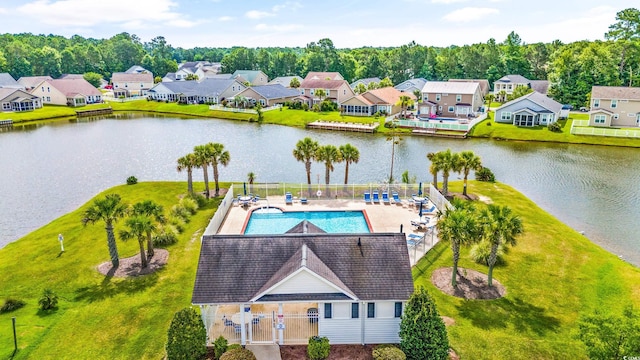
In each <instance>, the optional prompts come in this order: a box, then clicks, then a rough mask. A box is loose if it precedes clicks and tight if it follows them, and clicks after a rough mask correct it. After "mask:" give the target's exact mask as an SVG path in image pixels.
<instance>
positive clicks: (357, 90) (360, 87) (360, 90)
mask: <svg viewBox="0 0 640 360" xmlns="http://www.w3.org/2000/svg"><path fill="white" fill-rule="evenodd" d="M353 92H355V93H356V94H363V93H366V92H367V87H366V86H365V85H364V84H363V83H358V85H356V88H355V89H353Z"/></svg>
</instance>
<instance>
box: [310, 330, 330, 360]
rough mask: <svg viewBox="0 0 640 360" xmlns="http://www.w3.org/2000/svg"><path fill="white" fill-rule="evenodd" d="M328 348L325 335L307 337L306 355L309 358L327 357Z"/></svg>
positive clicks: (312, 359)
mask: <svg viewBox="0 0 640 360" xmlns="http://www.w3.org/2000/svg"><path fill="white" fill-rule="evenodd" d="M330 348H331V347H330V345H329V339H328V338H327V337H324V336H323V337H320V336H312V337H310V338H309V345H308V346H307V355H308V356H309V359H311V360H324V359H326V358H328V357H329V350H330Z"/></svg>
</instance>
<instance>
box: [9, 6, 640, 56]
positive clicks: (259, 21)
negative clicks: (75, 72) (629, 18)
mask: <svg viewBox="0 0 640 360" xmlns="http://www.w3.org/2000/svg"><path fill="white" fill-rule="evenodd" d="M639 5H640V3H638V0H610V1H606V2H605V1H594V0H387V1H381V0H324V1H322V0H319V1H301V0H298V1H287V0H282V1H269V0H263V1H251V0H189V1H187V0H0V33H14V34H15V33H23V32H29V33H33V34H55V35H62V36H65V37H70V36H73V35H76V34H77V35H81V36H83V37H92V38H98V39H100V38H109V37H111V36H113V35H115V34H118V33H121V32H128V33H130V34H136V35H138V37H140V38H141V40H142V41H143V42H146V41H149V40H151V39H152V38H154V37H156V36H164V37H165V39H166V40H167V42H168V43H169V44H171V45H172V46H174V47H183V48H192V47H196V46H200V47H231V46H247V47H253V48H255V47H273V46H280V47H296V46H300V47H304V46H306V44H308V43H310V42H313V41H315V42H317V41H318V40H320V39H323V38H329V39H331V40H332V41H333V43H334V45H335V47H337V48H355V47H362V46H373V47H378V46H400V45H403V44H408V43H409V42H411V41H415V42H416V43H418V44H420V45H425V46H449V45H465V44H474V43H484V42H487V40H489V39H490V38H494V39H496V41H497V42H502V41H504V40H505V39H506V37H507V35H508V34H509V33H510V32H511V31H515V32H516V33H517V34H518V35H520V37H521V39H522V41H523V42H525V43H535V42H551V41H553V40H556V39H558V40H561V41H562V42H565V43H568V42H572V41H578V40H597V39H603V38H604V33H605V32H606V31H607V30H608V27H609V25H611V24H612V23H614V22H615V15H616V12H618V11H621V10H623V9H626V8H630V7H636V8H637V7H639Z"/></svg>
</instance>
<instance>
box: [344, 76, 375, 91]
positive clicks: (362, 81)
mask: <svg viewBox="0 0 640 360" xmlns="http://www.w3.org/2000/svg"><path fill="white" fill-rule="evenodd" d="M380 81H382V80H380V78H379V77H372V78H366V79H359V80H356V81H354V82H352V83H351V84H349V86H351V88H352V89H355V88H356V87H357V86H358V84H362V85H364V87H365V88H366V87H368V86H369V84H371V83H376V84H379V83H380Z"/></svg>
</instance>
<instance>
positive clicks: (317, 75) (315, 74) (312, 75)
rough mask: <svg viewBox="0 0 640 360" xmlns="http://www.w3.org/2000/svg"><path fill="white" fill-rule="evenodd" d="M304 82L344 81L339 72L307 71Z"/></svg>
mask: <svg viewBox="0 0 640 360" xmlns="http://www.w3.org/2000/svg"><path fill="white" fill-rule="evenodd" d="M304 79H305V80H344V77H342V74H340V73H339V72H322V71H309V72H308V73H307V76H305V77H304Z"/></svg>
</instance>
